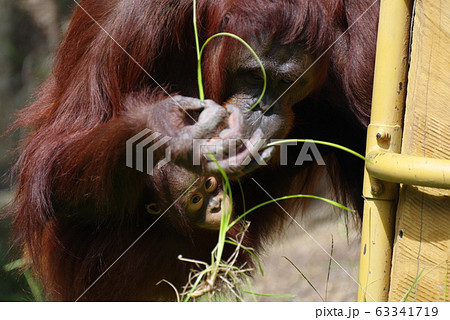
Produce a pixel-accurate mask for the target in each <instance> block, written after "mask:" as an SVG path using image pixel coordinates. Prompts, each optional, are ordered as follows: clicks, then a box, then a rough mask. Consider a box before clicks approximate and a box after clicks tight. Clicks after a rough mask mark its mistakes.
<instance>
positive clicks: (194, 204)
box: [188, 193, 203, 211]
mask: <svg viewBox="0 0 450 320" xmlns="http://www.w3.org/2000/svg"><path fill="white" fill-rule="evenodd" d="M202 206H203V196H202V195H201V194H200V193H196V194H194V195H193V196H192V197H191V198H190V200H189V203H188V210H189V211H198V210H200V209H201V208H202Z"/></svg>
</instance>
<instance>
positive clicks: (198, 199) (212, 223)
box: [185, 176, 231, 230]
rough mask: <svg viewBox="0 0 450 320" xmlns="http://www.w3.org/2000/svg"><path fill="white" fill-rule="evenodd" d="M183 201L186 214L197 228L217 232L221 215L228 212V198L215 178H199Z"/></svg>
mask: <svg viewBox="0 0 450 320" xmlns="http://www.w3.org/2000/svg"><path fill="white" fill-rule="evenodd" d="M200 180H201V183H200V185H199V186H198V187H197V188H194V189H193V190H192V191H191V192H188V194H187V197H186V199H185V207H186V214H187V216H188V218H189V219H190V220H192V221H193V222H194V223H195V224H196V225H197V226H198V227H200V228H205V229H213V230H218V229H219V227H220V221H221V218H222V215H223V214H224V213H227V212H228V210H230V205H231V203H230V198H229V196H228V195H227V194H225V192H224V190H223V187H222V183H221V182H219V181H218V179H217V178H216V177H212V176H211V177H206V178H203V177H202V178H200Z"/></svg>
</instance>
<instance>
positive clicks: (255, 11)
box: [11, 0, 378, 301]
mask: <svg viewBox="0 0 450 320" xmlns="http://www.w3.org/2000/svg"><path fill="white" fill-rule="evenodd" d="M372 2H373V1H372V0H359V1H357V0H352V1H348V0H284V1H270V0H252V1H231V0H227V1H222V0H207V1H206V0H204V1H199V9H198V17H199V24H200V33H201V42H203V41H204V40H205V39H206V38H207V37H208V36H210V35H212V34H214V33H216V32H218V31H229V32H233V33H236V34H238V35H240V36H241V37H243V38H245V39H247V38H249V37H250V36H252V35H255V34H256V35H257V36H258V35H260V33H262V35H263V36H267V34H268V33H269V34H272V35H273V37H275V38H276V39H277V40H278V41H279V42H280V43H282V44H283V43H291V42H300V43H302V44H303V45H304V48H305V49H307V50H308V51H309V52H310V53H311V54H312V55H314V56H316V57H317V56H318V55H320V54H321V53H322V52H323V51H324V50H325V49H327V48H328V47H329V46H330V45H331V44H332V42H333V41H334V39H336V38H337V37H338V36H340V34H341V33H342V32H344V31H345V30H346V28H347V26H349V25H350V24H352V23H353V22H354V21H355V19H357V18H358V17H359V15H360V13H362V12H363V11H364V10H365V9H366V8H367V7H368V6H369V5H370V4H372ZM81 6H82V7H83V8H84V9H85V10H86V11H87V12H88V13H89V14H90V15H91V16H92V17H93V18H94V19H95V20H96V21H98V23H99V24H100V25H101V26H102V27H103V28H104V29H105V30H106V31H107V32H108V33H109V34H110V35H111V36H112V37H113V38H114V39H115V40H116V41H117V43H119V44H120V45H121V46H122V47H123V48H124V49H125V50H126V51H127V52H128V53H129V54H130V55H131V56H132V57H133V58H134V59H135V60H136V61H137V62H138V63H139V64H140V65H141V66H142V67H143V68H144V69H145V70H146V71H147V72H148V73H149V74H150V75H152V77H153V78H154V79H155V80H156V81H158V83H160V84H161V85H163V86H164V88H165V89H167V90H168V91H169V92H170V93H175V92H176V93H179V94H182V95H185V96H194V97H195V96H197V88H196V85H194V84H196V72H195V67H196V60H195V51H194V40H193V32H192V11H191V10H192V6H191V1H190V0H181V1H179V0H177V1H175V0H166V1H143V0H140V1H139V0H134V1H132V0H123V1H120V0H115V1H112V0H104V1H103V0H102V1H99V0H92V1H88V0H85V1H81ZM377 12H378V5H375V6H374V7H373V8H372V9H371V10H370V11H369V12H368V13H367V14H366V15H365V16H364V17H363V18H362V19H361V20H359V21H358V23H357V24H356V25H355V27H354V28H353V29H351V30H350V31H349V32H347V33H346V34H345V35H344V36H343V37H342V39H341V40H340V41H339V42H338V43H337V44H336V45H335V46H334V47H333V48H332V49H331V50H330V51H329V52H328V54H327V55H326V56H325V57H324V59H322V60H321V62H320V63H321V64H323V65H324V66H325V67H326V68H327V71H328V72H327V75H326V79H325V80H324V82H323V84H322V86H321V87H320V88H317V90H316V93H315V94H314V95H313V96H311V97H310V98H308V99H306V100H304V101H303V102H301V103H299V104H298V105H296V106H295V107H294V112H295V114H296V118H295V127H294V129H293V130H292V132H291V133H290V134H289V137H295V138H314V139H322V140H328V141H333V142H337V143H341V144H344V145H346V146H348V147H350V148H354V149H356V150H358V151H361V152H362V151H363V148H364V140H365V139H364V126H365V125H367V122H368V116H369V110H370V108H369V107H370V96H371V81H372V80H371V79H372V75H373V61H374V51H375V50H374V48H375V40H376V23H377ZM280 17H282V18H280ZM236 45H237V44H236V42H234V41H233V40H229V39H221V40H217V41H216V42H215V43H214V44H211V45H210V46H209V47H208V48H207V50H206V52H205V57H204V61H203V64H204V83H205V86H206V94H207V97H208V98H212V99H214V100H215V101H216V102H218V103H223V102H224V101H225V99H226V98H227V96H226V95H227V93H226V82H227V80H228V79H227V72H226V70H227V66H228V65H229V64H233V61H228V60H229V58H228V57H229V56H230V55H229V54H227V53H228V52H230V50H232V47H233V46H236ZM180 57H182V58H180ZM142 92H144V93H142ZM132 94H138V95H143V96H144V97H145V99H146V100H147V101H148V102H149V103H154V102H156V101H160V100H161V99H163V98H164V95H162V92H161V89H160V88H159V87H158V86H157V85H156V84H155V82H154V81H152V80H151V79H150V78H149V77H148V76H147V75H146V73H144V72H143V71H142V70H141V68H140V67H139V66H138V65H137V64H136V63H135V62H133V61H132V60H131V59H130V58H129V57H128V56H127V55H126V54H125V53H124V51H123V50H122V49H121V48H120V47H119V46H118V45H117V44H116V43H114V42H113V41H112V40H111V39H110V38H109V36H108V35H107V34H106V33H105V32H103V31H101V30H100V29H99V27H98V25H97V24H95V23H94V22H93V21H92V19H91V18H90V17H88V16H87V15H86V14H85V13H84V11H83V10H81V9H79V8H78V9H77V10H76V11H75V14H74V16H73V19H72V23H71V25H70V27H69V30H68V31H67V35H66V37H65V39H64V41H63V43H62V45H61V47H60V49H59V52H58V55H57V59H56V64H55V67H54V71H53V73H52V74H51V76H50V77H49V79H48V80H47V82H46V83H45V84H44V85H43V86H42V87H41V88H40V89H39V91H38V93H37V98H36V101H35V102H34V103H33V104H32V105H31V106H30V107H28V108H26V109H25V110H23V111H22V112H21V113H20V115H19V119H18V121H17V122H16V124H15V127H26V128H28V130H29V133H28V136H27V138H26V140H25V141H24V143H23V146H22V151H21V155H20V157H19V161H18V164H17V167H16V169H17V176H18V188H17V194H16V197H15V202H14V205H13V208H12V210H11V213H12V214H13V215H14V219H15V220H14V230H15V235H16V238H15V240H16V243H17V245H18V246H20V248H21V249H22V250H23V252H24V253H25V254H26V255H28V256H29V257H30V258H31V259H32V261H33V268H34V270H35V272H36V274H37V275H39V277H40V278H41V279H42V281H43V284H44V287H45V289H46V292H47V294H48V297H49V298H50V299H53V300H68V301H73V300H75V299H77V298H78V297H79V296H80V295H81V294H82V293H83V292H84V290H85V289H86V288H88V287H89V285H90V284H91V283H92V282H93V281H94V280H95V279H97V277H98V276H99V275H100V274H101V273H102V272H103V271H104V270H105V269H106V268H107V267H108V266H109V265H110V264H111V263H112V262H113V261H115V259H116V258H117V257H119V255H120V254H121V253H122V252H123V251H124V250H125V249H126V248H127V247H128V246H129V245H130V244H131V243H132V242H133V241H134V240H135V239H136V238H137V237H138V236H139V235H140V234H141V233H142V232H143V231H144V230H145V229H146V228H147V227H148V226H150V225H151V224H152V223H153V222H154V217H151V216H148V215H146V214H145V212H143V211H144V210H143V205H142V203H143V199H142V196H143V195H144V194H145V181H146V179H147V177H146V176H145V175H142V174H140V173H139V172H136V171H134V170H132V169H129V168H126V167H125V166H124V163H125V160H124V154H123V153H124V150H125V148H124V142H125V141H126V140H127V139H128V138H130V137H131V136H133V134H135V133H137V132H139V131H140V130H141V129H143V128H144V127H145V126H146V122H145V119H143V117H142V114H141V113H140V112H139V111H136V110H135V108H133V107H134V105H133V103H132V101H133V99H131V100H130V99H129V97H130V95H132ZM127 101H128V102H127ZM130 101H131V102H130ZM161 116H164V115H161ZM144 118H145V117H144ZM325 151H326V150H325ZM329 160H330V163H329V166H328V168H329V169H330V173H331V174H332V175H333V177H334V178H335V180H334V181H335V182H334V183H337V182H336V181H341V183H339V184H338V185H337V187H338V188H340V189H341V190H343V191H342V193H341V195H342V198H343V200H345V199H346V198H349V199H348V200H350V201H351V200H354V199H357V198H359V194H360V180H359V179H360V177H361V173H362V169H361V166H362V165H361V164H360V163H358V162H357V161H355V160H353V159H352V158H350V157H348V156H347V155H343V154H341V153H337V154H336V155H334V156H333V155H332V156H330V157H329ZM355 167H356V168H358V170H359V171H357V172H356V170H355ZM308 172H309V174H312V171H308ZM252 177H255V178H256V179H257V180H258V181H262V182H263V184H264V185H263V187H264V188H266V189H267V190H268V191H269V193H271V194H272V195H273V196H274V197H276V196H282V195H286V194H295V193H298V192H300V191H301V188H302V187H303V184H302V182H305V181H306V182H305V183H306V184H310V182H309V180H308V181H307V180H305V177H308V173H307V174H306V175H305V170H300V169H299V168H297V167H295V166H286V167H271V168H264V170H260V171H258V172H256V173H254V175H253V176H252ZM301 177H303V179H302V178H301ZM294 178H295V179H294ZM344 178H345V179H344ZM243 183H244V185H245V190H247V192H248V194H246V199H247V201H248V203H247V207H249V206H251V205H252V204H257V203H259V202H261V201H262V199H266V195H265V194H264V193H262V191H260V189H259V187H257V186H255V184H254V183H253V182H252V180H250V179H246V180H244V181H243ZM237 203H239V201H237ZM293 205H295V204H294V203H292V204H291V206H293ZM284 218H285V214H284V213H283V212H281V211H280V210H279V209H278V208H277V207H276V206H270V207H268V208H267V209H266V210H263V211H260V212H258V213H255V214H254V215H253V217H249V219H250V220H251V221H252V224H251V229H250V235H249V240H248V242H249V244H250V245H253V246H254V247H256V249H258V248H259V247H260V245H261V243H262V242H263V240H264V239H267V238H268V237H270V236H271V235H273V234H274V231H276V230H278V228H279V226H280V225H281V223H282V222H283V220H284ZM170 228H171V226H170V225H169V224H167V223H156V224H155V225H154V226H153V227H152V229H151V230H150V231H149V232H147V233H146V234H145V236H144V237H143V238H142V239H140V241H138V242H137V244H136V245H135V246H134V247H132V249H131V250H130V251H129V252H127V253H126V255H125V256H124V257H122V258H121V259H120V260H119V262H118V263H117V264H116V265H115V266H114V267H113V268H112V269H111V270H109V271H108V272H107V273H106V274H105V276H104V277H103V278H102V279H101V280H100V281H99V282H98V283H96V284H95V285H94V286H93V287H92V289H90V290H89V291H88V292H87V293H86V294H85V295H84V296H83V297H82V300H158V299H173V298H174V295H173V293H172V291H171V289H170V288H169V287H168V286H167V285H164V284H161V285H159V286H157V287H154V284H155V283H156V282H158V281H159V280H161V279H167V280H169V281H171V282H172V283H174V284H175V285H177V286H180V285H182V284H183V283H184V281H185V276H186V272H187V270H188V266H186V265H185V264H183V263H181V262H177V259H176V258H177V256H178V254H183V255H184V256H186V257H190V258H196V259H202V260H206V261H208V259H209V255H210V251H211V249H212V247H213V246H214V244H215V241H216V234H215V233H214V232H209V231H201V232H200V231H199V232H187V234H183V233H182V232H180V233H177V234H175V233H173V232H170V230H171V229H170ZM168 235H170V237H168Z"/></svg>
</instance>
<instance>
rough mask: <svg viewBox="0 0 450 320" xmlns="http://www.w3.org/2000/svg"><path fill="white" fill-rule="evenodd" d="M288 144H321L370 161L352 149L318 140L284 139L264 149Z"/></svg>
mask: <svg viewBox="0 0 450 320" xmlns="http://www.w3.org/2000/svg"><path fill="white" fill-rule="evenodd" d="M289 142H309V143H315V144H321V145H324V146H329V147H333V148H336V149H340V150H342V151H345V152H348V153H350V154H352V155H354V156H356V157H358V158H360V159H362V160H364V161H370V160H368V159H367V158H366V157H364V156H363V155H361V154H359V153H358V152H356V151H353V150H352V149H349V148H347V147H344V146H341V145H340V144H337V143H331V142H327V141H320V140H311V139H285V140H279V141H274V142H271V143H269V144H267V145H266V146H265V147H266V148H268V147H273V146H277V145H280V144H283V143H289Z"/></svg>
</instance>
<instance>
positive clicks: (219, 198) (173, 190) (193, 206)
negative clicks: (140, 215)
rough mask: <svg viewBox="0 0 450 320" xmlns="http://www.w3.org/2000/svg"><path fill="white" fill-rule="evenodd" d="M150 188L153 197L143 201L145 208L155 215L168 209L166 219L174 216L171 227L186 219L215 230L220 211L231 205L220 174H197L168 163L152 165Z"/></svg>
mask: <svg viewBox="0 0 450 320" xmlns="http://www.w3.org/2000/svg"><path fill="white" fill-rule="evenodd" d="M150 189H151V193H150V194H151V195H152V199H151V201H149V202H147V203H146V204H145V209H146V211H147V212H148V213H150V214H155V215H159V214H165V213H166V212H167V218H168V219H169V220H172V219H174V218H175V219H176V220H177V221H174V223H173V224H172V223H171V224H172V227H174V226H183V224H186V222H187V224H191V225H193V226H194V227H198V228H203V229H209V230H218V229H219V228H220V221H221V217H222V214H223V213H225V212H228V211H229V210H230V209H231V202H230V198H229V196H228V195H227V194H225V192H224V190H223V185H222V182H221V179H220V178H218V177H215V176H199V175H197V174H195V173H193V172H191V171H189V170H186V169H184V168H182V167H179V166H177V165H174V164H170V163H169V164H166V165H164V166H163V167H161V168H160V169H155V171H154V180H153V183H152V184H151V185H150ZM164 220H167V219H164ZM183 220H185V223H183V222H182V221H183Z"/></svg>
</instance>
